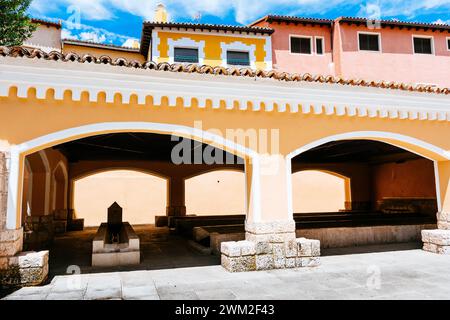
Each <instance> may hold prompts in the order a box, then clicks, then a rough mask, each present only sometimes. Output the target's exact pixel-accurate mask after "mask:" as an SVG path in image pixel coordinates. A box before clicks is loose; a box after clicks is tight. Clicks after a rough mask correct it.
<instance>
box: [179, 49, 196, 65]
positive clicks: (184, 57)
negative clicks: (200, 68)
mask: <svg viewBox="0 0 450 320" xmlns="http://www.w3.org/2000/svg"><path fill="white" fill-rule="evenodd" d="M173 60H174V61H175V62H188V63H198V49H192V48H175V50H174V59H173Z"/></svg>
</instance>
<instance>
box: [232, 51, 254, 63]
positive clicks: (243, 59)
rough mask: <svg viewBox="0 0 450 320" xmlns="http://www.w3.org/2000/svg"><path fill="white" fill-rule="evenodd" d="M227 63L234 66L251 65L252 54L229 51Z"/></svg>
mask: <svg viewBox="0 0 450 320" xmlns="http://www.w3.org/2000/svg"><path fill="white" fill-rule="evenodd" d="M227 64H229V65H233V66H249V65H250V56H249V54H248V52H243V51H227Z"/></svg>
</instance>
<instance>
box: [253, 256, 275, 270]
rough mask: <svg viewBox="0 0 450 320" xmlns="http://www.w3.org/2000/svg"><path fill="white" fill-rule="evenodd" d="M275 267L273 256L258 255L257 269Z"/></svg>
mask: <svg viewBox="0 0 450 320" xmlns="http://www.w3.org/2000/svg"><path fill="white" fill-rule="evenodd" d="M273 268H274V261H273V256H272V255H271V254H263V255H257V256H256V270H271V269H273Z"/></svg>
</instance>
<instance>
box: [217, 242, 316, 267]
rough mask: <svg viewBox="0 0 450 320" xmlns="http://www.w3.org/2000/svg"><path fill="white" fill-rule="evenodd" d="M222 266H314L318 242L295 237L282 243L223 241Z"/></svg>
mask: <svg viewBox="0 0 450 320" xmlns="http://www.w3.org/2000/svg"><path fill="white" fill-rule="evenodd" d="M221 253H222V256H221V260H222V266H223V267H224V268H225V269H226V270H227V271H229V272H243V271H257V270H271V269H286V268H299V267H316V266H318V265H320V258H319V256H320V241H319V240H309V239H305V238H298V239H293V240H288V241H284V242H267V241H260V242H254V241H249V240H243V241H237V242H222V245H221Z"/></svg>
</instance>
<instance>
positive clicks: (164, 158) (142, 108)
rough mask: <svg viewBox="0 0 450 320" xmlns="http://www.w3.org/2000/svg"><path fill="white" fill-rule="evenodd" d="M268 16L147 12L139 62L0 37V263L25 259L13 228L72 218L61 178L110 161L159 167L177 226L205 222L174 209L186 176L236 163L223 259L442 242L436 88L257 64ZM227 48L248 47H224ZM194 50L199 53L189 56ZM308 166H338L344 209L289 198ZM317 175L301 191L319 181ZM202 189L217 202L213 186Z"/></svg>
mask: <svg viewBox="0 0 450 320" xmlns="http://www.w3.org/2000/svg"><path fill="white" fill-rule="evenodd" d="M202 28H203V30H202ZM195 30H198V31H195ZM194 31H195V32H194ZM270 32H271V31H270V30H267V29H259V28H257V29H255V28H247V27H224V26H208V25H202V26H201V25H188V24H174V23H167V22H156V23H145V24H144V32H143V41H142V43H141V48H140V50H141V51H140V52H141V53H143V54H144V56H145V57H147V58H151V59H152V60H156V61H147V62H144V61H143V60H139V59H138V56H136V54H137V53H136V52H134V51H133V52H128V51H123V50H119V49H118V50H116V51H114V50H113V49H112V47H108V48H104V47H102V46H92V45H86V46H84V48H83V50H86V51H87V53H85V51H80V52H79V53H78V54H76V53H72V52H67V51H65V50H64V48H66V49H67V48H68V47H69V46H71V47H69V48H71V51H76V50H78V49H77V47H80V46H79V43H75V42H65V43H64V47H63V52H62V53H61V52H52V53H45V52H43V51H39V50H36V49H33V50H32V49H26V48H23V47H15V48H4V47H2V48H0V68H1V70H2V71H1V73H0V235H1V236H0V269H1V270H3V271H2V272H4V274H7V276H6V279H7V280H9V278H8V277H9V276H8V272H9V271H8V270H11V268H12V267H11V266H14V268H19V269H20V270H21V272H24V273H26V274H29V273H30V270H29V268H28V269H27V267H26V266H24V265H20V263H19V264H18V265H17V263H18V262H17V261H18V259H17V255H18V254H20V253H21V252H22V250H23V249H24V244H27V245H30V244H35V243H33V242H32V241H29V239H30V237H32V236H33V235H36V234H39V232H41V231H42V230H43V229H46V228H53V227H54V226H55V224H56V225H58V226H60V227H61V226H62V229H63V230H62V232H65V231H66V230H67V229H70V228H77V227H80V225H81V222H80V221H79V220H78V219H77V217H76V214H75V215H74V213H73V207H71V205H72V200H73V199H72V198H73V192H72V190H71V189H72V188H73V183H74V181H76V180H77V179H80V178H82V177H88V176H91V175H93V174H95V173H99V172H104V171H108V170H116V169H120V170H124V169H127V170H134V171H138V172H143V173H146V174H150V175H154V176H157V177H159V178H160V179H163V180H165V181H166V185H167V199H166V201H167V202H166V203H167V211H166V215H165V217H162V218H161V219H160V220H161V224H164V223H166V225H167V223H168V224H169V225H170V226H172V227H173V226H174V225H178V224H181V222H180V221H185V222H186V221H188V222H189V223H190V229H189V230H190V231H192V225H196V223H197V222H196V221H200V223H206V222H205V220H201V219H197V220H196V219H195V218H194V219H193V218H192V217H187V216H186V213H189V212H186V203H185V200H186V194H187V193H186V192H185V186H186V181H187V180H189V179H192V178H194V177H197V176H199V175H200V174H206V173H209V172H213V171H216V170H232V171H235V172H241V173H242V174H243V181H244V182H245V183H244V186H243V187H242V188H240V189H239V190H240V194H241V196H242V198H243V200H244V205H243V206H242V207H243V212H242V213H241V214H240V215H234V216H232V217H221V219H222V220H221V223H222V225H224V224H225V225H226V224H227V221H228V224H230V223H229V221H232V222H233V223H232V224H235V225H237V229H238V232H237V233H238V236H237V237H236V239H235V240H242V241H226V239H225V240H224V241H222V242H221V245H220V247H219V251H221V255H222V256H221V258H222V265H223V266H224V267H225V268H226V269H227V270H229V271H233V272H235V271H250V270H264V269H274V268H295V267H311V266H317V265H319V263H320V262H319V256H320V244H322V247H333V246H337V245H339V244H340V245H348V246H351V245H360V244H373V243H376V242H377V241H379V242H378V243H387V242H396V241H403V242H406V241H411V240H414V241H422V240H423V242H424V249H425V250H428V251H432V252H435V253H440V254H448V253H449V252H450V249H449V248H450V241H449V239H450V214H449V213H450V188H449V186H450V139H449V137H450V126H449V121H450V102H449V97H448V94H449V89H447V88H431V87H422V86H410V85H407V84H394V83H387V82H374V81H364V80H352V79H349V80H346V79H341V78H337V77H327V76H317V77H312V76H310V75H308V74H306V75H299V74H288V73H284V72H278V71H273V70H269V69H270V68H271V65H270V63H271V62H270V60H271V58H270V52H271V50H270V37H269V36H270ZM244 33H245V34H244ZM178 49H181V50H178ZM111 50H113V51H114V52H110V51H111ZM106 52H110V55H109V56H107V55H106V54H105V53H106ZM237 52H241V53H242V52H244V53H247V54H248V59H247V58H245V57H247V56H245V55H238V54H236V55H235V54H230V53H237ZM125 53H129V54H130V56H129V57H128V58H123V57H117V56H116V55H121V54H125ZM131 53H132V54H131ZM195 53H197V56H196V55H195ZM196 59H198V63H199V64H205V66H198V65H192V63H194V64H195V63H197V60H196ZM144 60H145V59H144ZM182 60H183V61H182ZM244 60H245V61H244ZM230 62H232V63H230ZM244 62H245V63H244ZM235 64H238V65H239V67H242V66H243V65H247V66H250V68H236V67H235ZM225 66H227V67H229V68H224V67H225ZM252 69H257V70H252ZM258 69H259V70H258ZM311 170H315V171H320V172H321V173H328V174H331V175H333V176H334V177H338V178H340V179H341V180H342V184H341V185H342V187H343V188H344V191H343V194H344V197H345V204H344V205H343V208H342V209H345V210H343V211H338V210H336V212H329V213H326V214H322V215H321V216H317V215H314V214H312V213H308V214H306V215H305V213H299V212H295V211H294V207H293V203H294V201H295V195H294V193H293V188H292V187H293V185H294V183H293V179H294V176H295V175H296V174H297V173H299V172H302V171H311ZM213 186H214V188H218V189H215V190H221V189H220V187H217V185H216V184H213V183H210V184H209V185H208V187H206V188H203V189H200V188H199V189H198V190H197V191H198V192H206V191H208V190H207V189H213ZM325 186H326V184H325V183H323V185H319V186H318V187H317V186H316V189H315V191H314V192H311V189H309V190H308V191H309V192H311V193H310V194H322V193H323V191H322V190H321V187H322V188H325ZM228 188H230V187H229V186H228ZM93 191H98V190H93ZM226 191H227V190H226V189H223V193H225V192H226ZM323 194H325V193H323ZM202 196H203V198H204V201H206V202H215V201H217V202H220V201H219V200H216V199H219V198H221V192H217V193H216V194H214V195H210V194H209V195H206V193H205V194H203V195H202ZM222 200H223V199H222ZM323 201H324V202H326V201H327V200H326V199H324V200H323ZM344 207H345V208H344ZM330 216H333V219H332V220H330V218H329V217H330ZM189 219H190V220H189ZM202 219H206V218H205V217H202ZM208 219H209V220H208V223H210V222H211V221H212V220H214V219H217V218H211V217H209V218H208ZM321 220H324V221H325V222H326V223H325V224H323V223H321ZM349 220H350V223H348V221H349ZM49 221H52V223H49ZM215 221H217V220H215ZM179 222H180V223H179ZM186 223H187V222H186ZM197 226H204V224H200V225H198V224H197ZM210 226H211V225H210ZM35 227H36V228H37V229H36V230H35V229H33V228H35ZM69 227H70V228H69ZM219 227H220V226H219ZM27 228H28V230H27ZM24 229H25V230H26V231H27V232H25V233H24ZM46 230H47V231H48V229H46ZM51 231H52V232H53V231H54V229H51ZM59 231H61V230H59ZM33 232H35V233H33ZM36 232H37V233H36ZM24 237H25V238H24ZM24 239H25V240H24ZM228 240H230V239H228ZM319 240H320V241H319ZM27 241H28V242H27ZM219 242H220V241H219ZM41 249H42V248H39V249H37V250H41ZM44 249H45V244H44ZM40 257H41V258H42V259H41V260H40V261H41V262H40V264H39V265H38V266H36V269H39V270H33V272H34V273H33V274H34V276H33V277H32V279H31V280H30V279H29V278H27V279H28V280H27V281H25V280H24V283H23V284H38V283H40V282H41V281H42V280H43V279H45V277H46V276H47V273H48V252H46V251H43V253H42V256H40ZM5 270H6V271H5Z"/></svg>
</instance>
